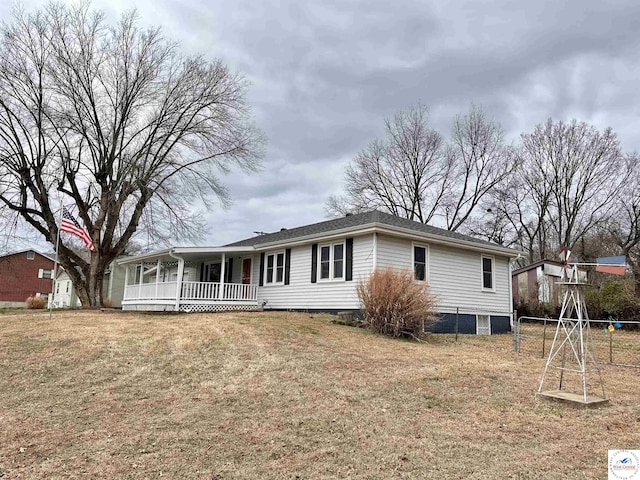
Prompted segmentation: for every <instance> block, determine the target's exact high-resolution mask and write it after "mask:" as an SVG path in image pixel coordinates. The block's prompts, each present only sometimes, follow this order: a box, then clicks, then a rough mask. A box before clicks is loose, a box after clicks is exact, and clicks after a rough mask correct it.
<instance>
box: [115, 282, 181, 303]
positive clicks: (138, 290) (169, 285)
mask: <svg viewBox="0 0 640 480" xmlns="http://www.w3.org/2000/svg"><path fill="white" fill-rule="evenodd" d="M177 287H178V282H162V283H142V284H140V283H137V284H135V285H127V286H125V287H124V300H157V299H164V300H169V299H174V300H175V298H176V288H177Z"/></svg>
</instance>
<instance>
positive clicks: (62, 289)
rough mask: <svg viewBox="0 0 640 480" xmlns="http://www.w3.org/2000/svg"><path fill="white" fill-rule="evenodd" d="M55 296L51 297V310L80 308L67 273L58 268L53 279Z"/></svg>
mask: <svg viewBox="0 0 640 480" xmlns="http://www.w3.org/2000/svg"><path fill="white" fill-rule="evenodd" d="M55 280H56V281H55V294H54V295H53V297H52V300H53V308H76V307H80V306H82V304H81V303H80V300H79V299H78V295H76V290H75V288H73V283H72V282H71V278H70V277H69V275H68V274H67V272H66V271H65V270H64V269H63V268H62V267H60V268H59V269H58V275H57V278H56V279H55Z"/></svg>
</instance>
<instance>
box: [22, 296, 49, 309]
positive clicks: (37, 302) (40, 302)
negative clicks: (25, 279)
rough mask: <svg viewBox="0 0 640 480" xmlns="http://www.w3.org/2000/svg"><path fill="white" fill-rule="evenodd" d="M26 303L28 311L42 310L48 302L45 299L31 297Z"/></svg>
mask: <svg viewBox="0 0 640 480" xmlns="http://www.w3.org/2000/svg"><path fill="white" fill-rule="evenodd" d="M24 303H25V307H26V308H28V309H42V308H44V306H45V305H46V303H47V300H46V299H45V298H44V297H29V298H27V301H26V302H24Z"/></svg>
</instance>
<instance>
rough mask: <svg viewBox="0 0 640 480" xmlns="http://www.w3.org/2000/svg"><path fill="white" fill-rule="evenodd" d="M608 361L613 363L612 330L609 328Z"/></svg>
mask: <svg viewBox="0 0 640 480" xmlns="http://www.w3.org/2000/svg"><path fill="white" fill-rule="evenodd" d="M609 363H613V332H612V331H611V330H609Z"/></svg>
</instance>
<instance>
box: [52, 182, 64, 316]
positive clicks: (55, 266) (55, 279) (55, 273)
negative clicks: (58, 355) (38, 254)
mask: <svg viewBox="0 0 640 480" xmlns="http://www.w3.org/2000/svg"><path fill="white" fill-rule="evenodd" d="M58 205H59V206H60V216H59V218H58V223H56V232H57V233H56V259H55V261H54V262H53V282H52V284H51V301H50V302H49V320H51V310H52V309H53V302H54V301H55V298H56V285H57V284H58V247H59V246H60V225H61V224H62V199H61V197H60V194H58Z"/></svg>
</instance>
